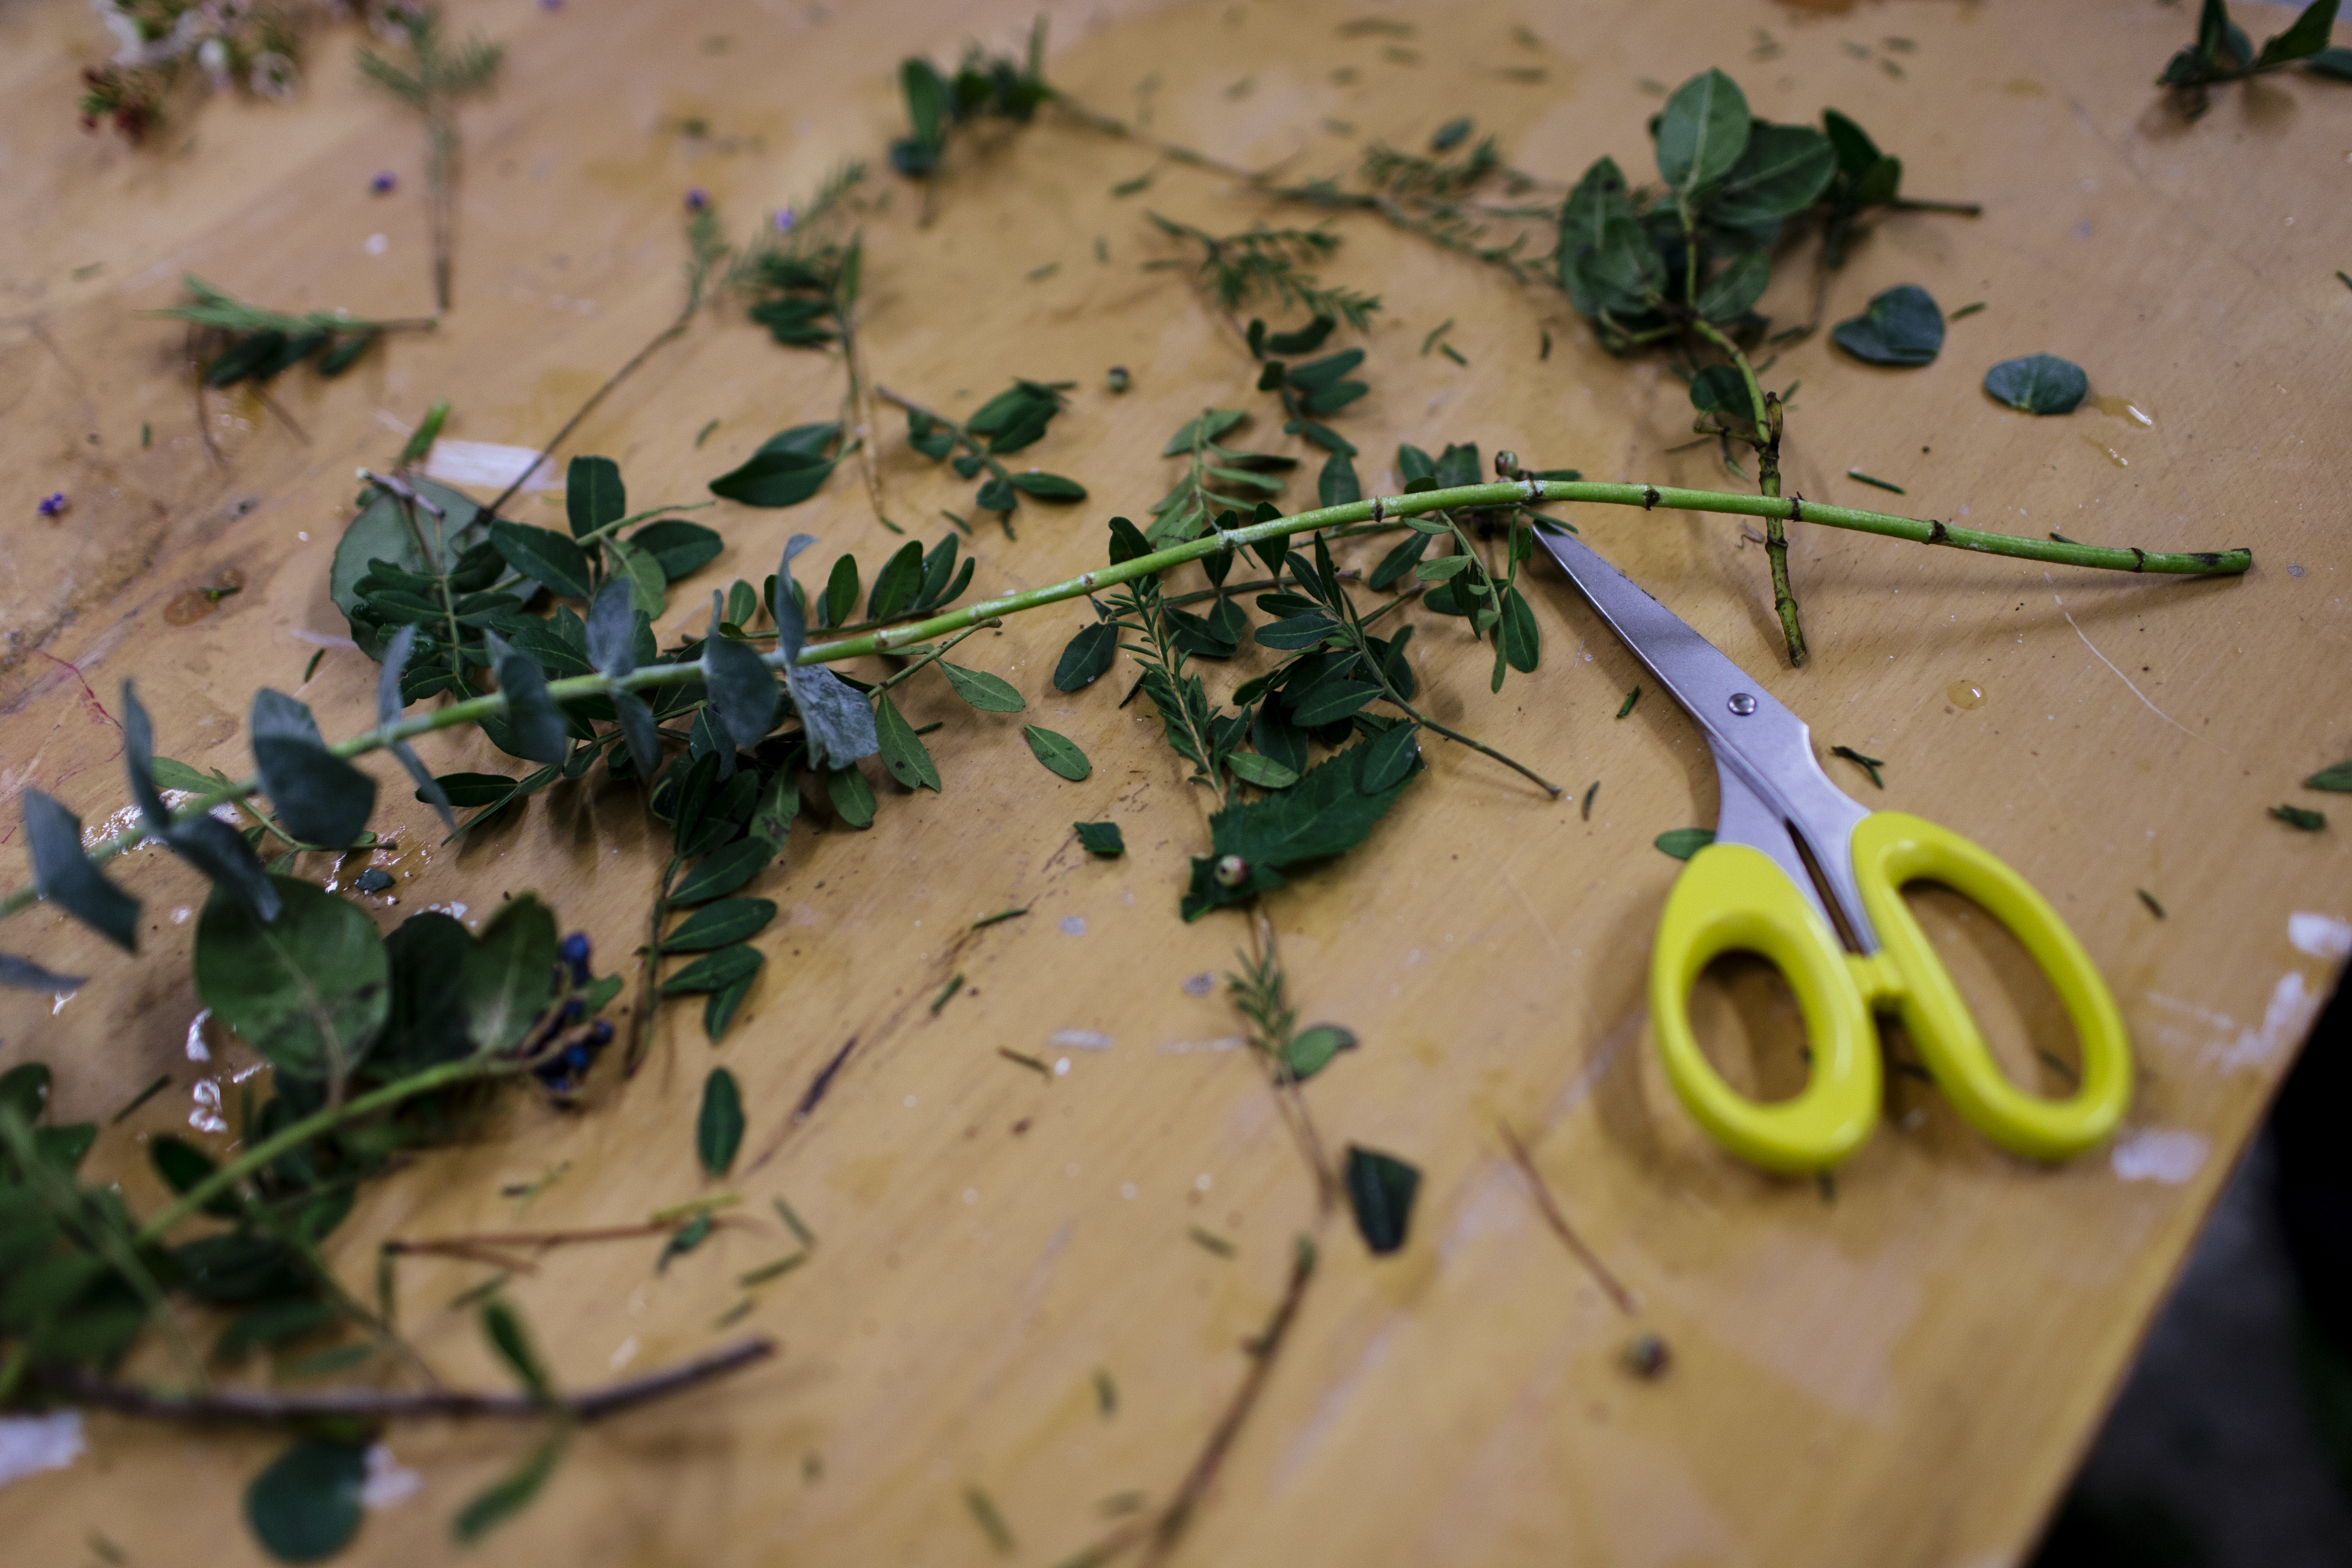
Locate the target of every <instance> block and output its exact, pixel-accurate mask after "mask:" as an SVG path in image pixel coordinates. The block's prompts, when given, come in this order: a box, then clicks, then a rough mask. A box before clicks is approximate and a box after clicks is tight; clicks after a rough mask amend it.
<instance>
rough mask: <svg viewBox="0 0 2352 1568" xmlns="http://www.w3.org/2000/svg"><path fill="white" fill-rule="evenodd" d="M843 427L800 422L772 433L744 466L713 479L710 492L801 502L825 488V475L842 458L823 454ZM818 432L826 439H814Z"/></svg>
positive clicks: (771, 502) (751, 501) (775, 503)
mask: <svg viewBox="0 0 2352 1568" xmlns="http://www.w3.org/2000/svg"><path fill="white" fill-rule="evenodd" d="M840 428H841V427H840V426H837V425H801V426H794V427H793V428H792V429H790V430H786V431H784V432H782V434H781V435H777V436H772V437H769V438H768V440H767V441H766V442H765V443H763V444H762V445H761V447H760V449H759V450H758V451H756V452H754V453H752V454H751V457H750V458H747V459H746V460H745V461H744V462H743V464H742V466H740V468H730V469H729V470H728V471H727V472H726V473H723V474H721V475H719V477H718V478H717V479H713V480H711V481H710V493H711V494H713V495H715V496H722V497H724V498H726V499H727V500H733V501H740V502H742V503H743V504H744V505H745V506H761V507H785V506H798V505H799V504H800V503H801V502H803V501H804V500H808V499H809V497H811V496H813V495H814V494H816V492H817V491H818V490H820V489H824V481H825V479H826V476H828V475H830V474H831V473H832V472H833V468H834V465H835V463H837V462H839V461H840V459H839V458H827V457H825V456H824V455H823V454H824V447H826V446H827V445H829V444H830V443H831V442H832V440H833V438H834V437H835V436H837V435H838V434H840ZM818 432H822V433H823V435H824V439H823V440H816V439H814V437H815V436H816V434H817V433H818Z"/></svg>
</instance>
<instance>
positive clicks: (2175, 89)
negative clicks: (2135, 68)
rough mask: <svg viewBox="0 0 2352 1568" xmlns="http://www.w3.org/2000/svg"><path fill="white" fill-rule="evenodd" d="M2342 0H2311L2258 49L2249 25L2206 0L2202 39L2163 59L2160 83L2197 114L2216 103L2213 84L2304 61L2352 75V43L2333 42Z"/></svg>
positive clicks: (2326, 71) (2324, 71) (2186, 113)
mask: <svg viewBox="0 0 2352 1568" xmlns="http://www.w3.org/2000/svg"><path fill="white" fill-rule="evenodd" d="M2338 3H2339V0H2311V4H2310V5H2306V6H2305V7H2304V9H2303V11H2302V13H2301V14H2300V15H2298V16H2296V17H2295V19H2294V21H2293V22H2291V23H2289V24H2288V25H2287V27H2286V30H2285V31H2284V32H2282V33H2279V34H2277V35H2276V36H2274V37H2271V38H2268V39H2266V40H2264V41H2263V47H2262V48H2261V49H2260V50H2259V51H2257V50H2256V49H2255V48H2254V42H2253V40H2252V38H2250V37H2247V36H2246V32H2245V29H2244V28H2242V27H2241V26H2238V25H2237V24H2236V23H2235V22H2232V21H2231V20H2230V8H2229V6H2228V5H2224V4H2223V3H2222V0H2204V5H2202V6H2201V7H2200V9H2199V11H2198V14H2197V41H2196V42H2195V43H2192V44H2190V45H2189V46H2188V47H2186V48H2183V49H2181V50H2180V51H2179V53H2178V54H2175V55H2174V56H2173V57H2172V58H2170V59H2168V60H2167V61H2166V62H2165V64H2164V69H2163V70H2162V71H2161V72H2159V73H2158V76H2157V79H2156V85H2157V86H2158V87H2161V88H2168V89H2171V94H2172V102H2173V106H2174V107H2175V108H2177V109H2178V110H2179V111H2180V113H2181V116H2182V117H2183V118H2184V119H2188V120H2195V119H2196V118H2198V117H2199V116H2200V115H2201V114H2203V113H2204V112H2205V110H2207V109H2209V108H2210V107H2211V106H2212V89H2214V88H2216V87H2219V86H2221V85H2222V84H2223V83H2225V82H2232V81H2245V80H2248V79H2252V78H2253V77H2258V76H2264V75H2267V74H2269V73H2270V72H2272V71H2279V70H2284V69H2285V68H2287V67H2289V66H2291V65H2297V64H2300V65H2301V66H2303V67H2304V68H2305V69H2306V70H2309V71H2311V72H2313V73H2314V74H2315V75H2318V76H2327V77H2335V78H2336V79H2338V80H2342V81H2352V49H2347V48H2336V47H2329V39H2330V38H2331V37H2334V28H2335V26H2336V7H2337V5H2338Z"/></svg>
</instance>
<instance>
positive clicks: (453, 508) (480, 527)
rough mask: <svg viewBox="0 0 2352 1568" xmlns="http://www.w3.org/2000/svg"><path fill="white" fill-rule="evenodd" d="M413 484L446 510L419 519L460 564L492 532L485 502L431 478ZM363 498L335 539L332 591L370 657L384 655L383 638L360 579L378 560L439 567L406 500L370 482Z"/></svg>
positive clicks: (404, 566) (407, 567) (416, 569)
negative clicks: (367, 612)
mask: <svg viewBox="0 0 2352 1568" xmlns="http://www.w3.org/2000/svg"><path fill="white" fill-rule="evenodd" d="M408 482H409V486H410V488H411V489H414V490H415V492H416V493H417V494H418V495H420V496H422V497H424V498H425V500H429V501H431V502H432V503H433V504H434V505H436V506H437V507H439V508H440V509H441V510H442V514H443V515H442V518H441V521H440V522H439V523H438V524H437V525H436V524H435V522H434V520H433V519H432V518H430V517H428V516H426V515H425V513H424V511H423V510H421V509H420V510H418V512H417V515H416V521H417V522H418V523H419V524H421V525H423V526H422V531H423V532H424V533H425V536H426V537H427V538H432V537H434V536H436V534H437V536H438V537H439V540H440V542H441V543H440V548H441V550H442V553H443V555H444V557H445V562H444V564H448V565H453V566H454V565H455V564H456V563H457V560H458V558H459V557H460V556H462V555H463V554H464V553H465V552H467V551H468V550H470V549H472V548H473V547H474V546H476V545H478V544H479V543H481V542H484V540H486V539H487V538H488V533H487V531H486V530H485V527H484V524H483V522H482V521H481V510H482V509H481V508H480V507H479V506H478V505H477V504H476V503H475V501H474V500H472V498H471V497H468V496H467V495H466V494H465V493H464V492H462V491H459V490H453V489H450V488H449V487H448V486H446V485H442V484H436V483H435V482H434V481H433V480H431V479H410V480H409V481H408ZM361 497H362V502H363V504H362V506H361V508H360V510H359V514H358V515H357V516H355V517H353V518H352V521H351V522H350V523H349V524H347V525H346V526H345V527H344V529H343V536H342V538H341V540H339V541H337V542H336V544H335V560H334V564H333V566H332V567H331V570H330V571H329V573H328V577H327V591H328V594H329V595H330V596H331V597H332V598H333V600H334V601H335V607H336V608H338V609H340V610H341V611H342V612H343V616H344V618H345V619H347V620H349V621H350V622H351V623H352V639H353V640H354V641H356V642H357V643H358V644H359V645H360V649H361V651H362V652H363V653H365V654H366V655H367V656H368V657H369V658H383V644H384V639H383V635H382V634H381V633H380V632H378V631H377V630H376V628H375V626H374V623H373V620H372V619H369V618H363V616H362V609H363V602H362V599H361V596H360V593H359V584H360V581H361V579H362V578H364V577H365V576H367V575H368V573H369V570H370V568H371V566H372V565H373V563H375V562H378V561H382V562H384V563H388V564H390V565H392V566H393V567H394V568H396V569H398V570H400V571H403V572H409V573H419V574H430V573H433V572H436V571H437V570H439V566H438V565H436V563H433V562H430V561H427V560H426V559H425V557H424V556H423V555H421V554H419V553H418V552H417V544H416V541H417V533H418V531H419V530H418V529H415V528H411V527H410V526H409V520H408V518H407V516H406V515H405V513H406V510H407V503H406V502H404V501H403V500H401V499H400V498H399V497H398V496H395V495H394V494H393V493H392V492H391V491H390V490H387V489H382V488H381V487H378V486H374V485H370V486H369V487H368V488H367V489H365V490H363V491H362V492H361Z"/></svg>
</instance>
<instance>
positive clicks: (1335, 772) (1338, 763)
mask: <svg viewBox="0 0 2352 1568" xmlns="http://www.w3.org/2000/svg"><path fill="white" fill-rule="evenodd" d="M1395 732H1396V731H1391V733H1395ZM1372 753H1373V747H1372V746H1371V745H1370V744H1367V743H1362V742H1359V743H1358V744H1355V745H1351V746H1349V747H1348V748H1347V749H1346V750H1345V751H1343V752H1339V753H1338V754H1337V755H1335V756H1332V757H1328V758H1326V759H1325V760H1324V761H1323V762H1321V763H1317V764H1316V765H1315V766H1314V767H1311V768H1309V769H1307V771H1306V772H1305V773H1302V774H1300V775H1299V778H1298V782H1297V784H1293V785H1291V786H1290V787H1289V788H1288V789H1286V790H1283V791H1280V792H1279V793H1277V794H1275V795H1267V796H1265V798H1264V799H1262V800H1254V801H1246V802H1243V803H1240V804H1238V805H1229V806H1227V807H1225V808H1224V809H1223V811H1220V812H1218V813H1217V814H1216V815H1215V816H1212V817H1210V818H1209V840H1210V852H1209V853H1208V854H1206V855H1199V856H1195V857H1193V859H1192V883H1191V886H1190V887H1188V888H1187V889H1186V890H1185V893H1184V900H1183V904H1182V910H1183V915H1184V918H1185V919H1186V920H1188V921H1189V920H1197V919H1199V918H1200V917H1201V916H1202V915H1203V914H1205V913H1207V912H1208V911H1209V910H1214V909H1223V908H1224V907H1225V906H1227V905H1229V904H1237V903H1240V902H1242V901H1243V900H1246V899H1248V898H1250V897H1252V896H1253V895H1255V894H1256V893H1258V892H1260V891H1262V890H1264V889H1268V888H1279V887H1281V886H1283V885H1284V883H1285V880H1286V878H1285V876H1284V873H1285V872H1286V871H1287V870H1290V869H1292V868H1297V867H1299V866H1304V865H1307V864H1309V863H1311V862H1313V861H1317V860H1325V859H1328V858H1331V857H1332V856H1334V855H1339V854H1343V853H1345V852H1346V851H1348V850H1349V849H1352V848H1354V847H1356V846H1357V845H1359V844H1360V843H1362V842H1363V841H1364V840H1365V839H1366V838H1367V837H1370V834H1371V831H1372V827H1373V826H1374V825H1375V824H1377V823H1378V822H1379V821H1380V819H1381V817H1382V816H1385V815H1387V812H1388V809H1389V807H1390V806H1391V805H1395V804H1396V799H1397V796H1398V795H1402V793H1403V792H1404V787H1405V785H1406V784H1410V783H1412V779H1413V776H1414V775H1415V774H1417V773H1420V772H1421V771H1422V768H1423V763H1422V761H1421V759H1420V756H1419V754H1418V753H1417V752H1415V753H1412V756H1411V760H1410V762H1408V763H1406V764H1405V766H1404V768H1403V771H1402V773H1401V774H1400V776H1398V777H1396V778H1395V779H1393V780H1391V781H1387V782H1382V781H1381V780H1379V779H1378V778H1377V777H1376V776H1374V775H1371V773H1370V764H1371V762H1372V760H1373V756H1372ZM1366 784H1378V785H1379V787H1377V788H1373V789H1369V790H1368V789H1367V788H1365V785H1366ZM1231 859H1237V860H1238V861H1239V862H1240V867H1241V874H1240V875H1239V877H1238V878H1226V879H1221V878H1220V877H1219V876H1218V875H1217V868H1218V865H1219V864H1220V863H1221V862H1226V861H1228V860H1231Z"/></svg>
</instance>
